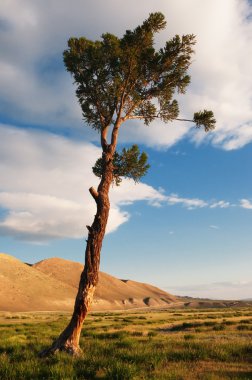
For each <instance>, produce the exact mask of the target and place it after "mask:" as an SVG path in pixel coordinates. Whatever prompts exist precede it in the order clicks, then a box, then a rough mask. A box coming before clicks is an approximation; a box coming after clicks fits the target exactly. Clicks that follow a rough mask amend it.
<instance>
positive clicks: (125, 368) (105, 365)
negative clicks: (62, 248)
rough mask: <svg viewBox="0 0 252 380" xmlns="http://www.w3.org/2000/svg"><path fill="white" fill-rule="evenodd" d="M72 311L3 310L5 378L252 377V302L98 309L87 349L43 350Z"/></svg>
mask: <svg viewBox="0 0 252 380" xmlns="http://www.w3.org/2000/svg"><path fill="white" fill-rule="evenodd" d="M69 317H70V315H69V314H68V313H47V312H41V313H1V314H0V336H1V340H0V379H1V380H13V379H22V380H23V379H27V380H28V379H29V380H30V379H32V380H36V379H45V380H47V379H52V380H57V379H58V380H70V379H108V380H113V379H117V380H129V379H133V380H134V379H135V380H137V379H146V380H147V379H148V380H149V379H161V380H162V379H172V380H176V379H178V380H190V379H192V380H193V379H206V380H223V379H243V380H244V379H247V380H251V379H252V308H251V307H245V308H225V309H213V308H211V309H181V310H180V309H176V310H172V309H167V310H165V309H164V310H152V311H148V310H146V311H145V310H135V311H132V310H131V311H129V312H113V313H112V312H111V313H110V312H105V313H91V314H90V315H89V316H88V318H87V320H86V323H85V326H84V328H83V334H82V338H81V347H82V349H83V355H82V357H79V358H72V357H69V356H67V355H66V354H63V353H60V354H57V355H55V356H53V357H50V358H45V359H39V358H38V353H39V351H41V350H42V349H43V348H45V347H46V346H48V345H50V343H51V342H52V340H53V339H54V338H56V337H57V335H58V334H59V332H61V330H62V329H63V327H64V326H65V325H66V323H67V320H68V319H69Z"/></svg>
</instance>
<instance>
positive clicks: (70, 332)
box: [40, 146, 114, 356]
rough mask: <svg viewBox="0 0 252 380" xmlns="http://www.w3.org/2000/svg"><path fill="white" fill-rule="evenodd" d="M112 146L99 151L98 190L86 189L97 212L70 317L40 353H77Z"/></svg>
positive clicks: (96, 258) (94, 273) (101, 230)
mask: <svg viewBox="0 0 252 380" xmlns="http://www.w3.org/2000/svg"><path fill="white" fill-rule="evenodd" d="M113 153H114V149H113V148H112V146H110V149H108V151H107V152H104V153H103V165H104V168H103V175H102V178H101V182H100V184H99V187H98V190H97V191H96V190H95V189H94V188H90V189H89V191H90V193H91V195H92V196H93V198H94V199H95V202H96V205H97V212H96V215H95V218H94V221H93V224H92V226H87V229H88V239H87V246H86V252H85V267H84V270H83V272H82V274H81V278H80V283H79V289H78V293H77V296H76V300H75V305H74V311H73V315H72V318H71V320H70V322H69V324H68V325H67V327H66V328H65V330H64V331H63V332H62V333H61V334H60V336H59V337H58V338H57V339H56V341H55V342H54V343H53V344H52V346H51V347H49V348H47V349H45V350H44V351H42V352H41V353H40V356H48V355H51V354H54V353H55V352H57V351H66V352H68V353H69V354H72V355H79V354H80V353H81V350H80V347H79V339H80V334H81V329H82V325H83V322H84V320H85V317H86V315H87V313H88V310H89V308H90V306H91V304H92V301H93V296H94V292H95V289H96V286H97V284H98V275H99V267H100V252H101V248H102V241H103V238H104V234H105V230H106V225H107V221H108V216H109V209H110V203H109V196H108V193H109V188H110V185H111V183H112V180H113V164H112V157H113Z"/></svg>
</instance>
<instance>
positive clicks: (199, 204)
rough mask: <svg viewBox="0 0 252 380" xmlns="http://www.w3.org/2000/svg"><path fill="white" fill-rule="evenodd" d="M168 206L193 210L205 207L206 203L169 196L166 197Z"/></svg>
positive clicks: (200, 200) (199, 200)
mask: <svg viewBox="0 0 252 380" xmlns="http://www.w3.org/2000/svg"><path fill="white" fill-rule="evenodd" d="M166 199H167V201H168V204H170V205H176V204H181V205H182V206H184V207H186V208H187V209H189V210H193V209H195V208H202V207H206V206H207V202H205V201H203V200H202V199H198V198H191V199H190V198H181V197H179V196H178V195H177V194H171V195H168V196H167V197H166Z"/></svg>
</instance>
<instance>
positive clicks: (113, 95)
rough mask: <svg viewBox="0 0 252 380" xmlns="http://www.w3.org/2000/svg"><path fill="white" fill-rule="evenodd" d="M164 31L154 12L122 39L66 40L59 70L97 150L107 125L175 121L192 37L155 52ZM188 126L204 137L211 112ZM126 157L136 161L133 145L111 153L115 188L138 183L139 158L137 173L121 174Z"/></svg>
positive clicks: (98, 167)
mask: <svg viewBox="0 0 252 380" xmlns="http://www.w3.org/2000/svg"><path fill="white" fill-rule="evenodd" d="M165 26H166V21H165V18H164V15H163V14H162V13H159V12H157V13H151V14H150V15H149V17H148V18H147V19H146V20H145V21H144V22H143V23H142V25H140V26H138V27H137V28H135V29H134V30H127V31H126V33H125V34H124V36H123V37H122V38H118V37H117V36H115V35H113V34H110V33H106V34H103V35H102V36H101V40H99V41H91V40H88V39H87V38H84V37H81V38H70V39H69V41H68V49H67V50H65V51H64V54H63V55H64V62H65V66H66V69H67V70H68V71H69V72H71V74H72V75H73V77H74V80H75V83H76V85H77V90H76V94H77V97H78V100H79V103H80V105H81V109H82V114H83V118H84V120H85V122H86V123H87V124H88V125H90V126H92V128H94V129H96V130H97V131H98V132H101V143H102V147H103V150H104V149H106V147H107V133H108V129H109V127H110V126H112V128H113V127H114V128H115V127H116V128H117V127H119V126H120V125H121V124H122V123H123V122H125V121H126V120H130V119H142V120H143V121H144V123H145V124H146V125H149V124H150V123H151V122H152V121H153V120H154V119H156V118H159V119H161V120H162V121H164V122H171V121H173V120H176V119H178V115H179V105H178V101H177V100H176V98H175V96H176V94H180V93H182V94H184V93H185V91H186V88H187V86H188V85H189V83H190V76H189V75H188V68H189V66H190V64H191V58H192V54H193V47H194V45H195V43H196V38H195V36H194V35H193V34H187V35H183V36H182V37H180V36H178V35H176V36H175V37H173V38H172V39H170V40H169V41H167V42H166V44H165V46H164V47H162V48H160V49H159V50H156V49H155V48H154V35H155V33H158V32H160V31H161V30H162V29H164V28H165ZM178 120H181V119H178ZM189 121H192V122H194V123H195V125H196V127H200V126H203V127H204V128H205V131H207V132H208V131H210V130H212V129H214V127H215V119H214V116H213V112H212V111H207V110H204V111H200V112H196V113H195V114H194V117H193V118H192V120H189ZM112 136H113V135H112ZM134 152H135V154H134ZM129 156H131V160H132V159H133V157H135V158H137V155H136V146H133V147H132V148H131V149H129V150H128V151H126V150H124V151H123V152H122V153H120V154H119V153H118V152H117V153H116V154H115V157H114V161H115V170H114V175H115V178H114V179H115V181H116V183H117V184H118V183H119V182H120V181H118V179H119V177H121V176H126V177H127V176H128V177H131V178H133V179H139V178H140V174H141V175H143V174H144V173H145V172H146V170H147V169H148V166H147V165H146V156H145V155H143V156H140V158H141V159H140V161H139V160H138V161H137V160H135V164H136V167H138V168H139V169H140V171H139V173H138V174H137V173H136V169H135V170H134V172H131V173H130V172H129V171H128V170H126V169H125V168H126V165H125V164H126V162H127V163H129ZM138 156H139V155H138ZM141 163H142V164H143V165H140V164H141ZM131 166H132V165H131ZM144 168H145V170H144ZM94 173H95V174H96V175H98V176H100V174H101V161H98V162H97V163H96V165H95V167H94ZM136 174H137V175H136Z"/></svg>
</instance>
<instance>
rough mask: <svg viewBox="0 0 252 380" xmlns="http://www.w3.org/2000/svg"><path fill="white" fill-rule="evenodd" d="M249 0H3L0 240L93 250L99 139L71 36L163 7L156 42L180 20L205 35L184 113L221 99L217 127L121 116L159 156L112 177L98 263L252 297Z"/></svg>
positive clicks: (29, 246)
mask: <svg viewBox="0 0 252 380" xmlns="http://www.w3.org/2000/svg"><path fill="white" fill-rule="evenodd" d="M10 4H11V5H10ZM132 10H134V12H133V11H132ZM251 10H252V7H251V5H250V3H249V2H247V1H245V0H222V2H219V1H217V0H204V1H202V0H187V1H180V2H178V1H175V0H171V1H169V2H167V1H162V0H155V1H154V0H149V1H139V2H137V4H136V3H135V2H133V0H129V1H127V2H122V1H113V0H109V1H106V4H105V2H100V1H98V0H95V1H92V2H91V1H89V0H85V1H80V0H79V1H78V0H76V1H75V2H74V7H73V2H70V1H69V0H63V1H61V2H52V1H44V2H40V3H38V2H33V1H31V0H21V1H20V0H19V1H17V0H10V1H8V2H7V1H6V2H5V1H3V2H1V4H0V43H1V56H0V175H1V185H0V251H1V252H6V253H9V254H12V255H15V256H16V257H18V258H19V259H21V260H23V261H27V262H36V261H39V260H41V259H43V258H46V257H53V256H59V257H63V258H66V259H71V260H75V261H80V262H83V260H84V257H83V256H84V250H85V235H86V230H85V225H86V224H90V223H91V222H92V218H93V215H94V213H95V207H94V204H93V201H92V199H91V197H90V196H89V193H88V188H89V187H90V186H92V185H94V186H95V185H97V179H96V178H94V177H93V175H92V171H91V167H92V165H93V163H94V162H95V160H96V158H97V157H98V156H99V155H100V149H99V144H98V141H99V140H98V136H97V135H96V134H95V132H94V131H92V130H90V128H88V127H87V126H86V125H84V123H83V122H82V116H81V112H80V109H79V106H78V103H77V100H76V98H75V94H74V91H75V88H74V85H73V83H72V78H71V77H70V76H69V74H68V73H66V72H65V69H64V66H63V62H62V52H63V50H64V49H65V48H66V44H67V40H68V38H69V37H70V36H81V35H83V36H86V37H88V38H91V39H98V38H99V36H100V35H101V34H102V33H103V32H106V31H109V32H111V33H114V34H116V35H119V36H121V35H122V34H123V33H124V31H125V30H126V29H129V28H134V27H135V26H137V25H138V24H139V23H141V22H142V21H143V20H144V19H145V18H147V17H148V14H149V13H150V12H152V11H161V12H163V13H164V14H165V16H166V19H167V29H166V30H165V31H163V32H162V33H161V34H160V35H158V36H157V39H156V46H157V48H159V47H160V46H162V45H163V44H164V42H165V41H166V40H167V39H169V38H170V37H172V36H173V35H174V34H176V33H178V34H183V33H184V34H185V33H194V34H196V35H197V41H198V42H197V46H196V54H195V56H194V59H193V64H192V67H191V70H190V74H191V76H192V83H191V85H190V88H189V89H188V91H187V94H186V95H185V96H183V97H181V98H180V99H179V101H180V106H181V117H187V118H190V117H191V115H192V114H193V112H194V111H197V110H199V109H203V108H208V109H212V110H213V111H214V113H215V116H216V119H217V128H216V130H215V131H214V132H213V133H211V134H208V135H206V134H205V133H204V132H202V131H198V130H196V129H195V128H194V127H193V125H189V124H186V123H178V122H174V123H171V124H169V125H164V124H162V123H160V122H159V121H155V122H153V124H152V125H150V126H149V127H145V126H143V125H142V124H141V123H140V122H131V123H128V124H126V125H124V126H123V127H122V129H121V131H120V143H121V146H125V145H128V144H132V143H138V144H139V145H140V146H141V148H142V149H143V150H145V151H146V152H147V153H148V156H149V161H150V164H151V168H150V170H149V172H148V174H147V176H146V177H145V178H143V180H142V182H141V183H140V184H138V185H135V184H134V183H131V182H130V181H124V182H123V183H122V185H121V186H120V187H119V188H113V189H112V190H111V214H110V220H109V225H108V230H107V235H106V238H105V241H104V246H103V252H102V260H101V270H103V271H105V272H108V273H110V274H112V275H115V276H117V277H119V278H131V279H134V280H138V281H142V282H149V283H152V284H155V285H157V286H159V287H162V288H163V289H166V290H167V291H170V292H171V293H174V294H187V295H193V296H203V297H215V298H247V297H251V296H252V279H251V267H252V255H251V247H252V234H251V225H252V178H251V168H250V166H251V164H250V163H251V161H252V160H251V159H252V150H251V148H252V144H251V142H252V107H251V105H252V104H251V103H252V79H251V69H250V66H251V60H252V45H251V37H252V25H251ZM206 14H207V15H208V17H207V18H206ZM188 16H189V17H188Z"/></svg>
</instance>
